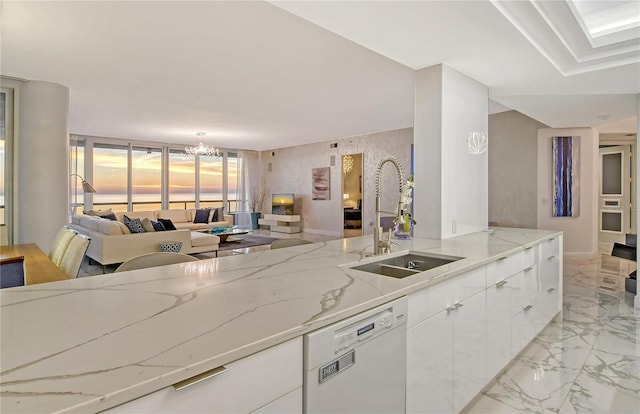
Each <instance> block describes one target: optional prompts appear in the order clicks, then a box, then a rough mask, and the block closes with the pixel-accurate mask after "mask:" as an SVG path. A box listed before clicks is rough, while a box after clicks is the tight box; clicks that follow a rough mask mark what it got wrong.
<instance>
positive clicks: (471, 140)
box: [467, 132, 489, 155]
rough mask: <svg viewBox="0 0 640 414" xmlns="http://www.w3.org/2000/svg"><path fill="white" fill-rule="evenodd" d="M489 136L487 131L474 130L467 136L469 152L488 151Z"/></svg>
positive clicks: (478, 153)
mask: <svg viewBox="0 0 640 414" xmlns="http://www.w3.org/2000/svg"><path fill="white" fill-rule="evenodd" d="M488 146H489V137H488V136H487V133H486V132H472V133H470V134H469V137H468V138H467V148H468V150H469V154H473V155H480V154H484V153H485V152H487V147H488Z"/></svg>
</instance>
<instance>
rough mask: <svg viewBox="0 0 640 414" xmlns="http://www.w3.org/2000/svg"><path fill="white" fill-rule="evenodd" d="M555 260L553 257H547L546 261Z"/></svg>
mask: <svg viewBox="0 0 640 414" xmlns="http://www.w3.org/2000/svg"><path fill="white" fill-rule="evenodd" d="M555 258H556V257H555V256H549V257H547V260H553V259H555Z"/></svg>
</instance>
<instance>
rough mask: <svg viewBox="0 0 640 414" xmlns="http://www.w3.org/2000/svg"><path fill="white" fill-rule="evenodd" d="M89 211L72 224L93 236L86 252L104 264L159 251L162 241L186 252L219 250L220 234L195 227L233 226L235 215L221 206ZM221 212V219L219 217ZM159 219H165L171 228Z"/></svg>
mask: <svg viewBox="0 0 640 414" xmlns="http://www.w3.org/2000/svg"><path fill="white" fill-rule="evenodd" d="M86 213H87V214H82V215H74V216H72V218H71V227H72V228H73V229H74V230H75V231H77V232H78V233H80V234H84V235H86V236H88V237H91V244H90V245H89V248H88V250H87V253H86V256H87V257H89V258H90V259H92V260H93V261H95V262H97V263H99V264H101V265H103V266H104V265H109V264H116V263H123V262H125V261H127V260H129V259H131V258H133V257H136V256H140V255H142V254H147V253H154V252H160V251H161V250H162V249H161V244H167V245H169V244H171V245H174V246H179V252H180V253H185V254H193V253H202V252H212V251H217V249H218V245H219V243H220V239H219V237H218V236H216V235H215V234H205V233H200V232H197V231H195V230H198V229H206V228H210V227H223V226H230V225H231V224H232V222H233V217H232V216H230V215H224V214H223V211H222V209H187V210H179V209H175V210H155V211H131V212H124V213H114V212H112V211H109V210H107V211H90V212H86ZM218 214H220V215H221V216H222V220H219V219H218ZM212 219H215V220H216V221H211V220H212ZM125 222H127V224H128V225H129V226H128V225H127V224H125ZM158 223H166V226H167V227H169V229H167V228H166V227H165V225H163V226H162V227H160V226H158ZM132 230H133V231H132ZM192 230H194V231H192Z"/></svg>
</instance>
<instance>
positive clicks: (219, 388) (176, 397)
mask: <svg viewBox="0 0 640 414" xmlns="http://www.w3.org/2000/svg"><path fill="white" fill-rule="evenodd" d="M225 368H226V372H224V373H223V374H221V375H219V376H215V377H212V378H208V379H205V380H202V381H201V382H197V383H194V384H193V385H190V386H188V387H185V388H183V389H179V390H176V389H175V388H174V386H171V387H167V388H164V389H161V390H159V391H156V392H154V393H152V394H148V395H146V396H144V397H140V398H138V399H136V400H133V401H130V402H128V403H125V404H122V405H119V406H117V407H114V408H112V409H110V410H107V411H105V412H107V413H109V414H115V413H205V412H206V413H253V412H255V413H262V414H266V413H300V412H301V411H302V372H303V371H302V338H301V337H299V338H295V339H292V340H290V341H288V342H285V343H282V344H280V345H276V346H274V347H271V348H268V349H265V350H264V351H260V352H258V353H256V354H253V355H250V356H248V357H245V358H242V359H240V360H237V361H234V362H231V363H229V364H227V365H226V366H225ZM273 378H277V380H275V381H274V380H273Z"/></svg>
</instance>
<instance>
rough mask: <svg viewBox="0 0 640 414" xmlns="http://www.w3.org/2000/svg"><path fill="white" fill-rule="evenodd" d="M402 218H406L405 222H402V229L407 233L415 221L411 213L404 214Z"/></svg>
mask: <svg viewBox="0 0 640 414" xmlns="http://www.w3.org/2000/svg"><path fill="white" fill-rule="evenodd" d="M402 218H404V223H402V231H403V232H405V233H410V232H411V226H412V222H413V220H412V219H411V216H410V215H409V214H403V216H402Z"/></svg>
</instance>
